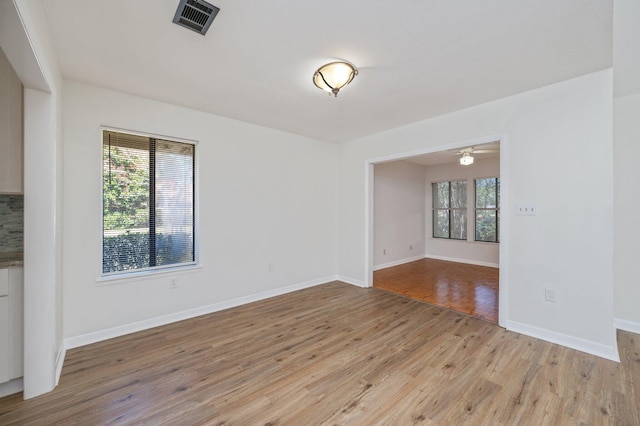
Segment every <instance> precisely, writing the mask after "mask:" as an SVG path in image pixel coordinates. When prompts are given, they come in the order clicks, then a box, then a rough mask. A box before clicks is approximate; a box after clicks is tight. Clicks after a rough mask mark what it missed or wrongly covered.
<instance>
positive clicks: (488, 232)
mask: <svg viewBox="0 0 640 426" xmlns="http://www.w3.org/2000/svg"><path fill="white" fill-rule="evenodd" d="M475 186H476V208H475V211H476V218H475V222H476V237H475V240H476V241H486V242H492V243H497V242H499V241H500V228H499V226H498V224H499V222H500V178H497V177H494V178H485V179H476V180H475Z"/></svg>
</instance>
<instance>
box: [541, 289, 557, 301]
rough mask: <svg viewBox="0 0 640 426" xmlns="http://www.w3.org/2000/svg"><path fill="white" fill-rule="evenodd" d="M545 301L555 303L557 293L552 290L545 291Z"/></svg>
mask: <svg viewBox="0 0 640 426" xmlns="http://www.w3.org/2000/svg"><path fill="white" fill-rule="evenodd" d="M544 300H545V301H547V302H555V301H556V291H555V290H552V289H550V288H545V289H544Z"/></svg>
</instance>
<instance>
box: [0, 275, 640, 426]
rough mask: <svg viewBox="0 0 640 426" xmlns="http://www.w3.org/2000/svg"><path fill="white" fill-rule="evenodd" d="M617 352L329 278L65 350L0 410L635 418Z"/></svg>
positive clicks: (148, 416)
mask: <svg viewBox="0 0 640 426" xmlns="http://www.w3.org/2000/svg"><path fill="white" fill-rule="evenodd" d="M618 341H619V344H620V353H621V357H622V363H620V364H618V363H615V362H611V361H607V360H604V359H601V358H598V357H595V356H591V355H587V354H585V353H582V352H578V351H575V350H572V349H567V348H565V347H562V346H558V345H554V344H552V343H547V342H544V341H541V340H537V339H534V338H531V337H527V336H523V335H520V334H517V333H512V332H509V331H506V330H504V329H502V328H500V327H498V326H497V325H494V324H491V323H489V322H487V321H482V320H479V319H477V318H473V317H470V316H467V315H464V314H460V313H455V312H453V311H451V310H448V309H443V308H440V307H438V306H435V305H431V304H427V303H424V302H420V301H417V300H411V299H409V298H406V297H401V296H398V295H396V294H393V293H390V292H385V291H381V290H379V289H375V288H359V287H355V286H351V285H348V284H344V283H340V282H333V283H329V284H325V285H320V286H317V287H313V288H309V289H305V290H301V291H297V292H293V293H289V294H285V295H282V296H278V297H274V298H271V299H267V300H263V301H259V302H255V303H251V304H248V305H244V306H240V307H236V308H233V309H228V310H225V311H221V312H217V313H213V314H209V315H205V316H201V317H198V318H193V319H190V320H186V321H182V322H178V323H174V324H170V325H166V326H163V327H157V328H154V329H150V330H147V331H143V332H139V333H135V334H131V335H128V336H123V337H119V338H115V339H111V340H107V341H103V342H100V343H95V344H91V345H88V346H84V347H81V348H77V349H73V350H70V351H69V352H68V353H67V358H66V361H65V364H64V368H63V370H62V377H61V379H60V384H59V386H58V387H57V388H56V389H55V390H54V391H53V392H51V393H49V394H46V395H43V396H40V397H37V398H34V399H31V400H28V401H22V399H21V398H22V395H20V394H18V395H15V396H10V397H6V398H2V399H0V424H2V425H3V426H8V425H65V426H66V425H92V426H93V425H105V424H109V425H222V424H225V425H266V424H269V425H275V424H278V425H323V424H326V425H334V424H335V425H408V424H431V425H434V424H438V425H462V424H468V425H476V424H477V425H516V424H525V425H578V424H592V425H638V424H640V418H639V416H638V401H639V398H640V337H639V336H638V335H634V334H631V333H623V332H620V333H619V338H618Z"/></svg>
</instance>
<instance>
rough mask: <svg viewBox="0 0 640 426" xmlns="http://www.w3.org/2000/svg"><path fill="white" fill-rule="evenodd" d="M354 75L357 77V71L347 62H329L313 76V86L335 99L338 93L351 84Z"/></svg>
mask: <svg viewBox="0 0 640 426" xmlns="http://www.w3.org/2000/svg"><path fill="white" fill-rule="evenodd" d="M356 75H358V70H357V69H356V67H354V66H353V65H351V64H350V63H348V62H344V61H336V62H329V63H328V64H325V65H323V66H321V67H320V68H318V70H317V71H316V72H315V73H314V74H313V84H315V85H316V87H318V88H319V89H322V90H324V91H326V92H329V96H331V95H332V94H333V96H334V97H337V96H338V92H339V91H340V90H341V89H342V88H343V87H345V86H346V85H347V84H349V83H351V81H352V80H353V78H354V77H355V76H356Z"/></svg>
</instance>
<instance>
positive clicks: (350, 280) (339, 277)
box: [334, 275, 367, 288]
mask: <svg viewBox="0 0 640 426" xmlns="http://www.w3.org/2000/svg"><path fill="white" fill-rule="evenodd" d="M336 280H337V281H342V282H344V283H347V284H351V285H355V286H358V287H362V288H366V287H367V286H366V285H365V283H364V281H363V280H357V279H355V278H350V277H345V276H344V275H336V276H335V277H334V281H336Z"/></svg>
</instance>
